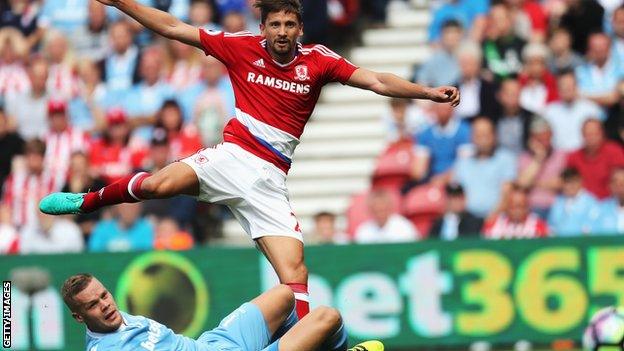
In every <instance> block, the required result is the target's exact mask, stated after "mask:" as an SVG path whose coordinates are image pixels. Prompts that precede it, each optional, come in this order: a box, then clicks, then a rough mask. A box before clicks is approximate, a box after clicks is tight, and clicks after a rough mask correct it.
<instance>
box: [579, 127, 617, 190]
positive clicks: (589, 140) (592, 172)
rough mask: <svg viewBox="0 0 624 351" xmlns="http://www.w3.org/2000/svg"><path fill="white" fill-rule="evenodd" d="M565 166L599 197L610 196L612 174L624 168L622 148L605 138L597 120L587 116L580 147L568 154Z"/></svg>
mask: <svg viewBox="0 0 624 351" xmlns="http://www.w3.org/2000/svg"><path fill="white" fill-rule="evenodd" d="M567 167H571V168H576V169H577V170H578V171H579V173H581V178H583V187H584V188H585V189H587V190H588V191H589V192H590V193H592V194H593V195H594V196H596V197H597V198H598V199H600V200H602V199H604V198H606V197H608V196H609V179H610V177H611V173H613V171H614V170H615V169H616V168H620V167H624V149H623V148H622V146H620V145H619V144H617V143H615V142H613V141H607V140H606V138H605V131H604V128H603V127H602V123H601V122H600V121H599V120H597V119H593V118H592V119H588V120H586V121H585V123H583V146H582V147H581V148H580V149H578V150H576V151H574V152H573V153H571V154H570V155H568V161H567Z"/></svg>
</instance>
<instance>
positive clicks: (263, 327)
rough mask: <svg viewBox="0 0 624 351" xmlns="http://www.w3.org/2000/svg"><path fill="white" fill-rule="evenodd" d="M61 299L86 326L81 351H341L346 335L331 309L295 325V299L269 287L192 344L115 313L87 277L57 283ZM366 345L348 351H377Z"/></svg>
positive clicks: (282, 288)
mask: <svg viewBox="0 0 624 351" xmlns="http://www.w3.org/2000/svg"><path fill="white" fill-rule="evenodd" d="M61 293H62V295H63V300H64V301H65V304H67V306H68V307H69V309H70V310H71V312H72V316H73V317H74V319H76V320H77V321H78V322H80V323H84V324H85V325H86V327H87V348H86V350H87V351H106V350H115V351H131V350H132V351H138V350H140V351H220V350H228V351H315V350H324V351H326V350H341V351H345V350H347V334H346V332H345V329H344V325H343V324H342V319H341V318H340V314H339V313H338V311H337V310H335V309H333V308H329V307H319V308H317V309H315V310H313V311H312V312H311V313H309V314H308V315H306V316H305V317H304V318H303V319H302V320H301V321H298V320H297V314H296V310H295V297H294V295H293V292H292V290H291V289H290V288H289V287H288V286H287V285H278V286H276V287H275V288H273V289H271V290H269V291H267V292H265V293H263V294H262V295H260V296H258V297H256V298H255V299H253V300H252V301H251V302H247V303H244V304H243V305H242V306H241V307H239V308H238V309H236V310H235V311H234V312H232V313H231V314H230V315H229V316H227V317H225V318H224V319H223V320H222V321H221V323H220V324H219V326H218V327H217V328H215V329H213V330H210V331H207V332H205V333H203V334H202V335H201V336H200V337H199V338H198V339H197V340H194V339H191V338H188V337H186V336H183V335H179V334H175V333H174V332H173V331H172V330H171V329H169V328H167V327H166V326H164V325H162V324H160V323H158V322H156V321H153V320H151V319H149V318H145V317H142V316H132V315H129V314H127V313H124V312H121V311H119V310H118V309H117V304H116V303H115V300H114V299H113V297H112V295H111V294H110V292H109V291H108V290H107V289H106V288H105V287H104V285H102V283H100V281H99V280H97V279H96V278H95V277H93V276H92V275H90V274H77V275H73V276H71V277H69V278H68V279H67V280H66V281H65V283H64V284H63V287H62V291H61ZM383 350H384V347H383V344H382V343H380V342H379V341H367V342H364V343H362V344H359V345H357V346H355V347H354V348H352V349H349V351H383Z"/></svg>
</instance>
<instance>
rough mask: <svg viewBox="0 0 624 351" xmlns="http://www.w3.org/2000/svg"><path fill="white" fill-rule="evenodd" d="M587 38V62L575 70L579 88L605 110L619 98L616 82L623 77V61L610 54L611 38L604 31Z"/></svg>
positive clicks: (585, 95) (582, 93)
mask: <svg viewBox="0 0 624 351" xmlns="http://www.w3.org/2000/svg"><path fill="white" fill-rule="evenodd" d="M587 40H588V43H587V54H586V58H587V63H585V64H584V65H582V66H579V67H577V68H576V71H575V72H576V79H577V80H578V86H579V90H580V92H581V95H582V96H584V97H586V98H588V99H590V100H592V101H593V102H595V103H597V104H598V105H600V106H601V107H602V108H603V109H604V110H605V111H607V110H608V109H610V108H612V107H613V106H614V105H615V104H617V103H618V102H619V101H620V99H621V94H620V93H619V92H618V84H620V82H621V81H622V79H624V63H623V62H620V61H619V60H617V59H615V58H614V56H613V55H612V54H611V38H609V36H607V35H606V34H605V33H594V34H592V35H590V36H589V38H588V39H587Z"/></svg>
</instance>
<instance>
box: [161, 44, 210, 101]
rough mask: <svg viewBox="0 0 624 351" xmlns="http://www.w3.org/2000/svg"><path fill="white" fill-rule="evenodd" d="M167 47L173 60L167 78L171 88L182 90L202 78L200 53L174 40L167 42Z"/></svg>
mask: <svg viewBox="0 0 624 351" xmlns="http://www.w3.org/2000/svg"><path fill="white" fill-rule="evenodd" d="M167 49H168V53H169V56H170V57H171V59H172V60H173V62H172V67H171V72H170V73H169V79H168V81H169V84H170V85H171V86H172V87H173V89H175V90H176V91H182V90H184V89H186V88H189V87H191V86H193V85H195V84H197V83H199V82H200V81H201V79H202V65H201V60H202V56H201V53H200V52H199V51H197V50H195V49H194V48H193V47H192V46H189V45H186V44H183V43H181V42H179V41H175V40H172V41H168V42H167Z"/></svg>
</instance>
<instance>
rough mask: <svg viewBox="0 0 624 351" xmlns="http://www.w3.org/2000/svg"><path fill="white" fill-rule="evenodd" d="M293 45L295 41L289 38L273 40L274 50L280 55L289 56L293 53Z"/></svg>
mask: <svg viewBox="0 0 624 351" xmlns="http://www.w3.org/2000/svg"><path fill="white" fill-rule="evenodd" d="M282 41H283V43H282ZM292 47H293V43H292V42H291V41H290V40H288V39H275V40H274V41H273V51H275V53H276V54H277V55H278V56H287V55H288V54H290V53H291V51H292Z"/></svg>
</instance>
